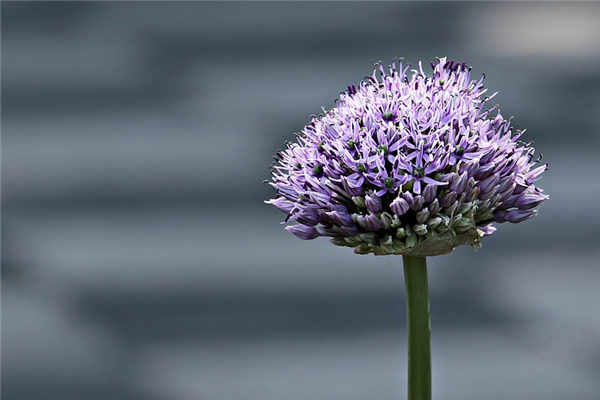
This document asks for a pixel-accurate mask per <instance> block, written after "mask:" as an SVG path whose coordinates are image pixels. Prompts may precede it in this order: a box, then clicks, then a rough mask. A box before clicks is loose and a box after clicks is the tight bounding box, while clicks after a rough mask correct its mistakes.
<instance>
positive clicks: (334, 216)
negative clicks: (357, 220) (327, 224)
mask: <svg viewBox="0 0 600 400" xmlns="http://www.w3.org/2000/svg"><path fill="white" fill-rule="evenodd" d="M325 215H326V216H327V219H329V220H330V221H331V222H332V223H333V224H335V225H338V226H348V225H351V224H352V222H353V221H352V217H350V215H348V214H345V213H344V214H342V213H341V212H338V211H329V212H326V213H325Z"/></svg>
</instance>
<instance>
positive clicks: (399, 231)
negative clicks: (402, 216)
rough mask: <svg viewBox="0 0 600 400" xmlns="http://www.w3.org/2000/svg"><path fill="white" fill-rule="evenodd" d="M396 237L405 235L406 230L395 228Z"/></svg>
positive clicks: (400, 237) (399, 237)
mask: <svg viewBox="0 0 600 400" xmlns="http://www.w3.org/2000/svg"><path fill="white" fill-rule="evenodd" d="M396 237H397V238H398V239H403V238H405V237H406V230H405V229H404V228H398V229H396Z"/></svg>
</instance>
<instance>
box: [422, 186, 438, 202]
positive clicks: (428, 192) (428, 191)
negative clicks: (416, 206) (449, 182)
mask: <svg viewBox="0 0 600 400" xmlns="http://www.w3.org/2000/svg"><path fill="white" fill-rule="evenodd" d="M436 194H437V186H436V185H427V186H425V189H423V200H425V202H426V203H431V202H432V201H433V199H435V195H436Z"/></svg>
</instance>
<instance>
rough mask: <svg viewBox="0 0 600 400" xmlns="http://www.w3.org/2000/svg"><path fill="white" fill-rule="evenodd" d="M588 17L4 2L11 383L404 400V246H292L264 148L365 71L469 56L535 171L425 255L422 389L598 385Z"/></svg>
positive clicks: (368, 7) (192, 396)
mask: <svg viewBox="0 0 600 400" xmlns="http://www.w3.org/2000/svg"><path fill="white" fill-rule="evenodd" d="M599 37H600V3H544V4H537V3H512V2H511V3H488V2H486V3H447V2H444V3H434V2H427V3H406V2H405V3H321V4H320V3H187V2H183V3H166V2H163V3H161V2H158V3H142V2H123V3H118V2H80V3H78V2H68V3H51V2H44V3H33V2H27V3H11V2H2V214H3V215H2V250H3V252H2V339H3V340H2V364H3V365H2V367H3V371H2V372H3V379H2V380H3V382H2V395H4V396H5V397H4V398H6V399H9V400H17V399H23V400H24V399H41V398H44V399H65V400H67V399H90V400H94V399H131V400H136V399H148V400H163V399H165V400H166V399H168V400H197V399H207V400H234V399H235V400H237V399H248V400H253V399H256V400H359V399H360V400H363V399H377V400H397V399H403V398H405V396H406V393H405V392H406V365H405V364H406V335H405V329H406V323H405V310H404V307H405V305H404V282H403V273H402V265H401V259H400V258H399V257H374V256H356V255H354V254H352V252H351V250H350V249H346V248H339V247H334V246H331V245H330V244H329V243H328V242H327V241H326V240H325V239H320V240H316V241H313V242H305V241H300V240H298V239H296V238H295V237H293V236H292V235H290V234H289V233H287V232H285V231H284V230H283V228H282V226H281V225H280V224H279V223H280V221H281V220H282V219H283V214H281V213H280V212H279V211H277V210H276V209H275V208H273V207H269V206H266V205H264V204H263V200H265V199H267V198H269V197H270V196H271V195H272V193H271V191H270V189H269V187H268V186H266V185H262V184H261V181H262V180H263V179H265V178H267V177H268V176H269V171H268V165H269V164H270V162H271V160H272V155H273V153H274V152H275V150H276V149H277V148H278V147H280V146H282V145H283V142H284V140H286V139H291V138H292V133H293V132H296V131H299V130H301V129H302V127H303V125H304V124H305V123H306V122H308V120H309V115H310V114H313V113H319V112H320V107H321V106H324V107H326V108H328V107H331V106H332V105H333V100H334V99H335V98H336V97H337V95H338V93H339V92H340V91H342V90H344V89H345V87H346V86H347V85H348V84H351V83H357V82H359V81H360V80H361V79H362V78H363V77H364V76H365V75H368V74H369V73H370V72H371V71H372V68H373V63H374V62H375V61H378V60H382V61H383V62H384V63H386V64H387V63H389V62H390V61H391V59H392V58H393V57H397V56H402V57H405V58H406V59H407V60H408V61H412V62H414V63H416V62H417V61H418V60H424V61H429V60H432V59H434V58H435V57H436V56H440V57H441V56H448V57H450V58H454V59H459V60H466V61H467V62H468V63H469V64H471V65H473V66H474V70H473V72H474V77H477V76H478V75H479V74H480V73H482V72H485V73H486V75H487V85H488V86H489V87H490V89H491V91H495V90H500V94H499V95H498V96H497V97H496V102H497V103H499V104H500V105H501V108H502V111H503V114H505V115H515V116H516V118H515V120H514V122H515V125H516V126H517V127H519V128H527V133H526V136H525V137H526V139H528V140H532V141H535V142H536V147H537V149H538V150H540V151H541V152H543V153H544V159H545V160H546V161H548V162H549V163H550V171H548V172H547V173H546V174H545V175H544V178H543V179H542V181H541V182H540V186H541V187H542V188H544V189H545V191H546V193H548V194H549V195H550V196H551V198H550V200H549V201H548V202H547V203H545V204H544V205H542V207H541V210H540V215H539V217H538V218H535V219H533V220H530V221H527V222H525V223H523V224H520V225H519V226H514V225H511V226H501V227H500V228H501V229H499V231H498V232H497V233H496V234H495V235H493V236H492V237H489V238H487V239H486V240H485V242H484V246H483V248H482V249H480V250H478V251H474V250H472V249H470V248H459V249H457V250H456V251H455V252H454V253H453V254H452V255H449V256H445V257H435V258H431V259H430V261H429V265H430V290H431V301H432V306H431V307H432V328H433V365H434V377H433V381H434V397H435V398H436V399H439V400H442V399H443V400H459V399H460V400H468V399H473V400H474V399H488V400H496V399H497V400H505V399H511V400H519V399H522V400H537V399H539V400H542V399H543V400H554V399H556V400H563V399H570V400H583V399H586V400H588V399H597V398H599V397H600V382H599V381H598V376H599V375H600V313H599V312H598V308H599V306H600V291H599V290H598V284H599V282H600V268H599V267H598V259H599V257H600V249H599V246H598V237H600V236H599V235H600V213H598V209H597V208H598V196H599V195H600V185H599V180H598V170H599V169H600V159H599V157H598V146H599V145H600V135H599V133H600V129H599V128H600V126H599V125H600V119H599V118H598V116H599V115H600V42H599V41H598V38H599Z"/></svg>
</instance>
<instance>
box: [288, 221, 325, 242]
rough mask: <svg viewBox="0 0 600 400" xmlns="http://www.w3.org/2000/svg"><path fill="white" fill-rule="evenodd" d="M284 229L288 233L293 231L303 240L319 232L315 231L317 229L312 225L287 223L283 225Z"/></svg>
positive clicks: (311, 237)
mask: <svg viewBox="0 0 600 400" xmlns="http://www.w3.org/2000/svg"><path fill="white" fill-rule="evenodd" d="M285 230H286V231H288V232H290V233H293V234H294V235H296V236H297V237H299V238H300V239H304V240H311V239H315V238H316V237H318V236H319V233H318V232H317V229H316V228H315V227H314V226H307V225H302V224H297V225H289V226H286V227H285Z"/></svg>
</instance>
